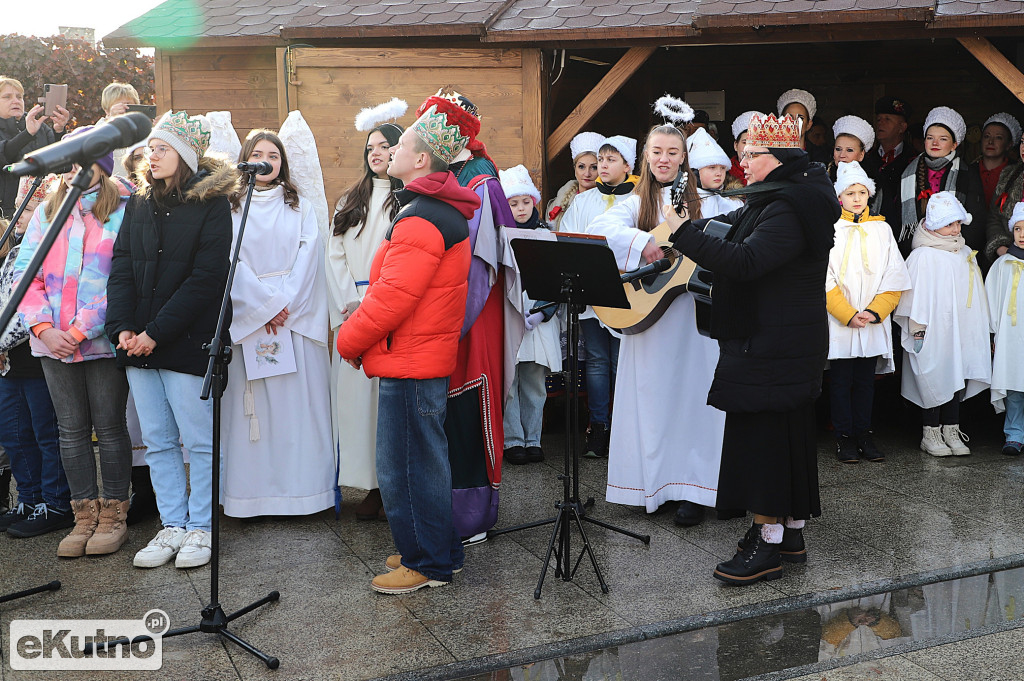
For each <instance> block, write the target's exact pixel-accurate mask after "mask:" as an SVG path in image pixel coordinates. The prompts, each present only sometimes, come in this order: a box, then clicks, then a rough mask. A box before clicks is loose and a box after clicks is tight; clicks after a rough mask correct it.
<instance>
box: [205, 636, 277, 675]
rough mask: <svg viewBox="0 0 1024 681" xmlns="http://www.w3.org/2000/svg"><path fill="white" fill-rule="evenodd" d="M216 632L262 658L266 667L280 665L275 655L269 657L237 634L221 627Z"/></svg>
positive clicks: (274, 667) (275, 667)
mask: <svg viewBox="0 0 1024 681" xmlns="http://www.w3.org/2000/svg"><path fill="white" fill-rule="evenodd" d="M217 633H218V634H220V635H221V636H223V637H224V638H226V639H227V640H229V641H231V642H232V643H234V644H235V645H237V646H238V647H239V648H241V649H242V650H244V651H245V652H247V653H249V654H250V655H254V656H255V657H258V658H260V659H261V660H263V664H265V665H267V669H277V668H278V667H280V666H281V661H280V660H278V659H277V658H276V657H271V656H270V655H267V654H266V653H264V652H263V651H262V650H260V649H258V648H256V647H255V646H253V645H252V644H251V643H249V642H248V641H244V640H242V639H240V638H238V636H236V635H235V634H233V633H231V632H230V631H228V630H227V629H221V630H219V631H218V632H217Z"/></svg>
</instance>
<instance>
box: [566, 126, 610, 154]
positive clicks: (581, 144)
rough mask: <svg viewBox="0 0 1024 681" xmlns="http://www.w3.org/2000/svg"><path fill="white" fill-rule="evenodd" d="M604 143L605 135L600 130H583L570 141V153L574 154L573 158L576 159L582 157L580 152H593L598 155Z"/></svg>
mask: <svg viewBox="0 0 1024 681" xmlns="http://www.w3.org/2000/svg"><path fill="white" fill-rule="evenodd" d="M602 144H604V135H602V134H601V133H599V132H581V133H580V134H578V135H576V136H575V137H573V138H572V141H571V142H569V153H571V154H572V160H573V161H575V160H576V159H577V158H579V157H580V154H588V153H589V154H593V155H594V156H597V151H598V150H599V149H600V148H601V145H602Z"/></svg>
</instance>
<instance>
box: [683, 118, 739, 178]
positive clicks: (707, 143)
mask: <svg viewBox="0 0 1024 681" xmlns="http://www.w3.org/2000/svg"><path fill="white" fill-rule="evenodd" d="M686 161H687V162H688V163H689V164H690V169H691V170H700V169H701V168H706V167H708V166H715V165H718V166H725V167H726V168H729V167H731V166H732V161H731V160H730V159H729V155H728V154H726V153H725V151H724V150H723V149H722V147H720V146H718V142H716V141H715V140H714V139H713V138H712V137H711V135H709V134H708V131H707V130H705V129H704V128H697V129H696V130H695V131H694V132H693V134H692V135H689V136H687V138H686Z"/></svg>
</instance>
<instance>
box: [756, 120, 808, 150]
mask: <svg viewBox="0 0 1024 681" xmlns="http://www.w3.org/2000/svg"><path fill="white" fill-rule="evenodd" d="M800 127H801V126H800V121H799V120H797V119H794V118H792V117H791V116H789V115H788V114H787V115H785V116H783V117H782V118H776V117H775V114H768V115H767V116H764V115H761V114H754V115H753V116H751V117H750V125H749V126H748V127H747V145H748V146H751V147H766V148H769V149H800V148H801V146H800Z"/></svg>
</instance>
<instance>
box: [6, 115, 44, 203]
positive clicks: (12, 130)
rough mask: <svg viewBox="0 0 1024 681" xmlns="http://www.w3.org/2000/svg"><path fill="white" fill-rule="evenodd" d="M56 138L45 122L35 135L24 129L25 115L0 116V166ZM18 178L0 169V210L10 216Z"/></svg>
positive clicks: (16, 197)
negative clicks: (15, 116) (14, 116)
mask: <svg viewBox="0 0 1024 681" xmlns="http://www.w3.org/2000/svg"><path fill="white" fill-rule="evenodd" d="M56 139H57V136H56V134H55V133H54V132H53V128H51V127H50V126H49V125H46V124H45V123H44V124H42V125H40V126H39V131H38V132H36V134H35V135H30V134H28V131H27V130H25V117H24V116H22V117H21V118H17V119H15V118H0V167H2V166H6V165H9V164H11V163H17V162H18V161H20V160H21V159H22V157H23V156H24V155H25V154H27V153H28V152H30V151H35V150H36V149H41V148H43V147H45V146H46V145H48V144H53V143H54V142H55V141H56ZM17 199H18V178H17V177H15V176H14V175H11V174H10V173H6V172H4V171H3V170H0V212H2V213H3V215H4V217H7V218H10V217H11V216H12V215H13V214H14V211H15V210H16V209H17V205H15V202H16V201H17Z"/></svg>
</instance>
